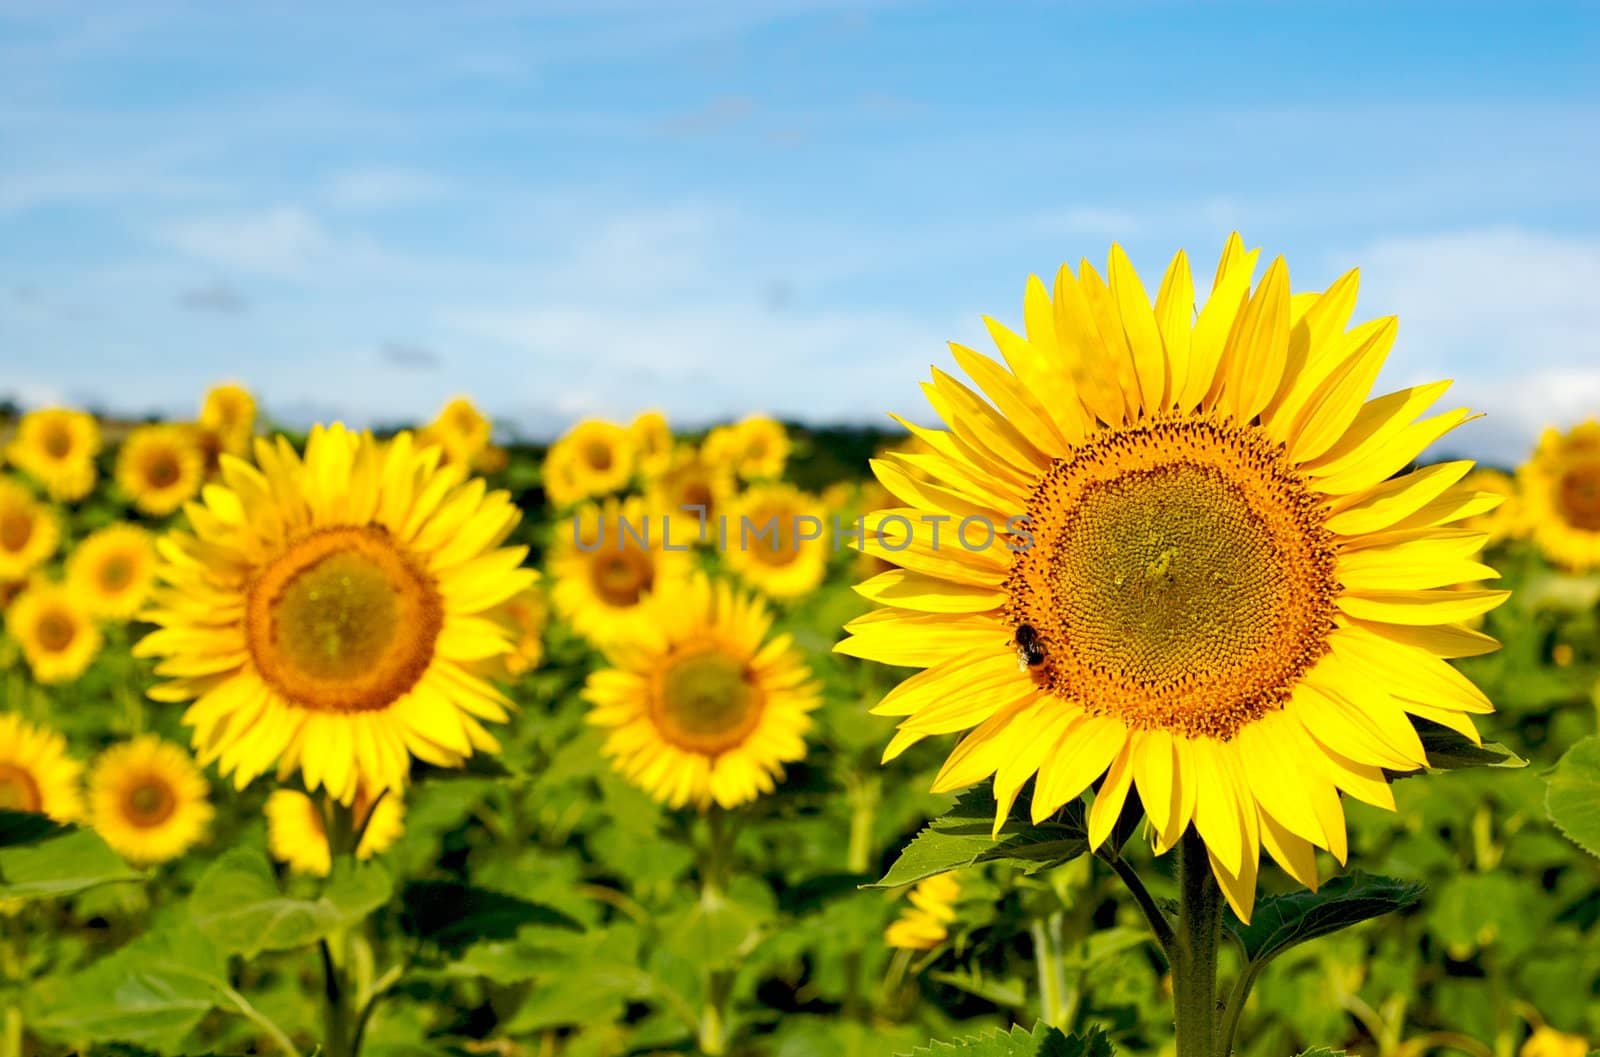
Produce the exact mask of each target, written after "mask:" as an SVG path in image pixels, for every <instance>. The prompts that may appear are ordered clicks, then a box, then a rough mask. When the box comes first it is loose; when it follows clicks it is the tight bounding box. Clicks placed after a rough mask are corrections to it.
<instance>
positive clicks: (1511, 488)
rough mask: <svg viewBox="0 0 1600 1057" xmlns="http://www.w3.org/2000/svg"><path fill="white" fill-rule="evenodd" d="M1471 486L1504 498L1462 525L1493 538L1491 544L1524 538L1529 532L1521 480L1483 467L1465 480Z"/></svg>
mask: <svg viewBox="0 0 1600 1057" xmlns="http://www.w3.org/2000/svg"><path fill="white" fill-rule="evenodd" d="M1462 484H1463V486H1464V487H1467V488H1475V489H1477V490H1478V491H1479V492H1486V493H1489V494H1491V495H1497V496H1499V497H1500V500H1501V502H1500V505H1499V506H1497V507H1495V508H1494V509H1493V510H1490V511H1488V512H1487V513H1483V514H1479V515H1477V516H1476V517H1470V518H1463V519H1462V521H1461V525H1460V527H1461V528H1464V529H1467V530H1469V531H1472V532H1482V533H1484V534H1485V535H1487V536H1488V537H1489V540H1488V542H1489V544H1490V545H1492V544H1495V543H1499V542H1500V541H1501V540H1508V539H1520V538H1521V537H1523V536H1526V535H1527V534H1528V526H1527V523H1526V520H1525V518H1526V511H1524V510H1523V503H1522V499H1521V496H1520V495H1519V494H1518V491H1517V482H1516V479H1515V478H1513V477H1512V476H1511V475H1509V474H1504V473H1501V472H1500V471H1499V470H1492V469H1489V468H1488V467H1480V468H1479V469H1476V470H1473V471H1472V472H1471V473H1469V474H1467V476H1466V477H1465V478H1464V479H1463V480H1462Z"/></svg>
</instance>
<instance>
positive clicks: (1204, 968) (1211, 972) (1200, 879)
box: [1172, 828, 1225, 1057]
mask: <svg viewBox="0 0 1600 1057" xmlns="http://www.w3.org/2000/svg"><path fill="white" fill-rule="evenodd" d="M1221 943H1222V890H1221V889H1219V888H1218V887H1217V882H1216V879H1215V878H1214V877H1212V875H1211V863H1210V861H1209V860H1208V857H1207V855H1206V845H1205V841H1204V840H1202V839H1201V838H1200V835H1199V834H1198V833H1196V832H1195V831H1194V830H1193V829H1192V828H1191V829H1189V830H1188V831H1187V832H1185V833H1184V835H1183V841H1182V842H1181V843H1180V844H1179V846H1178V927H1177V930H1176V934H1175V936H1174V942H1173V950H1172V954H1173V957H1172V999H1173V1023H1174V1025H1175V1026H1176V1028H1177V1044H1178V1049H1177V1057H1219V1055H1218V1050H1217V1041H1218V1040H1217V1034H1218V1032H1217V1027H1218V1025H1217V949H1218V947H1219V946H1221ZM1224 1057H1225V1055H1224Z"/></svg>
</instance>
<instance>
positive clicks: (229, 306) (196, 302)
mask: <svg viewBox="0 0 1600 1057" xmlns="http://www.w3.org/2000/svg"><path fill="white" fill-rule="evenodd" d="M177 300H178V307H179V308H182V309H186V310H188V311H190V312H210V313H213V314H216V315H221V316H242V315H244V313H245V312H247V311H249V309H250V301H249V299H247V298H246V297H245V296H244V294H242V293H240V292H239V291H238V290H237V289H236V288H235V287H232V286H229V285H228V284H227V283H210V284H208V285H206V286H196V287H192V288H190V289H188V290H183V291H180V292H179V294H178V298H177Z"/></svg>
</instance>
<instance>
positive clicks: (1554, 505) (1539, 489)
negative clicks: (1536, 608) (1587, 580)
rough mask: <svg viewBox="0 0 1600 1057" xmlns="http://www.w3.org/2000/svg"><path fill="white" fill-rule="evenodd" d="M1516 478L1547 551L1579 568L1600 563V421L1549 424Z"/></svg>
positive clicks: (1562, 562) (1539, 540) (1537, 536)
mask: <svg viewBox="0 0 1600 1057" xmlns="http://www.w3.org/2000/svg"><path fill="white" fill-rule="evenodd" d="M1517 479H1518V484H1519V485H1520V486H1521V490H1522V495H1523V501H1524V503H1525V504H1526V506H1527V524H1528V525H1529V526H1530V527H1531V528H1532V532H1533V539H1534V542H1535V543H1537V544H1538V545H1539V549H1540V550H1541V551H1543V552H1544V554H1545V556H1546V557H1547V558H1549V559H1550V560H1551V561H1553V562H1555V563H1556V564H1557V565H1564V566H1566V567H1567V568H1569V569H1573V570H1576V571H1578V572H1586V571H1588V570H1590V569H1595V568H1600V421H1597V420H1595V419H1592V418H1591V419H1589V420H1588V421H1587V422H1583V423H1581V424H1579V425H1577V426H1574V427H1573V428H1572V429H1571V430H1570V431H1568V432H1567V433H1561V432H1560V431H1559V430H1555V429H1547V430H1545V431H1544V436H1542V437H1540V438H1539V448H1538V450H1537V451H1535V452H1534V455H1533V458H1532V459H1531V460H1530V461H1529V462H1528V464H1527V465H1526V466H1524V467H1523V468H1522V469H1521V470H1520V471H1519V472H1518V474H1517Z"/></svg>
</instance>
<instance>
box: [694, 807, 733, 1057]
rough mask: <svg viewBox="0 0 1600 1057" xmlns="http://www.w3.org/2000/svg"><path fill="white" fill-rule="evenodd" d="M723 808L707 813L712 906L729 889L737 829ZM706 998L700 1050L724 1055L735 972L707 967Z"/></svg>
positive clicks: (703, 887) (706, 880)
mask: <svg viewBox="0 0 1600 1057" xmlns="http://www.w3.org/2000/svg"><path fill="white" fill-rule="evenodd" d="M728 821H729V820H728V818H727V815H726V813H725V812H724V811H723V809H722V808H720V807H717V806H715V805H713V806H712V807H711V808H710V809H709V810H708V811H707V812H706V831H707V839H706V844H705V848H704V849H703V852H702V858H701V861H700V902H701V904H702V906H704V907H706V908H708V909H710V908H714V907H716V906H718V905H720V904H721V902H722V900H723V898H724V893H726V892H727V889H728V880H729V878H728V873H729V870H730V866H731V860H732V852H733V841H734V831H733V827H732V826H730V825H729V824H728ZM705 987H706V992H705V994H706V1001H705V1007H704V1008H703V1009H702V1010H701V1012H700V1023H699V1026H698V1031H697V1034H698V1036H699V1042H700V1052H701V1053H703V1054H705V1055H706V1057H722V1055H723V1054H725V1053H727V1052H728V1002H729V1000H730V999H731V998H732V996H733V972H732V971H731V970H728V969H707V970H706V983H705Z"/></svg>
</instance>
